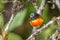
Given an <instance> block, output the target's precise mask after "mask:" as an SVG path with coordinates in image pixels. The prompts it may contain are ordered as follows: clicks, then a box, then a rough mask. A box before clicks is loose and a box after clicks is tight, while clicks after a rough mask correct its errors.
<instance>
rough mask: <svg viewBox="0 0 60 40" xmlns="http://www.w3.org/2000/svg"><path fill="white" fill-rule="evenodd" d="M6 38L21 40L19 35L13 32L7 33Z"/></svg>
mask: <svg viewBox="0 0 60 40" xmlns="http://www.w3.org/2000/svg"><path fill="white" fill-rule="evenodd" d="M8 38H9V39H10V40H23V39H22V38H21V37H20V36H18V35H17V34H15V33H9V34H8Z"/></svg>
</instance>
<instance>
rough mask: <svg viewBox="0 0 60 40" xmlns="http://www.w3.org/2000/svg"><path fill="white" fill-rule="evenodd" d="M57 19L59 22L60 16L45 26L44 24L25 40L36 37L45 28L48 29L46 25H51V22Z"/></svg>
mask: <svg viewBox="0 0 60 40" xmlns="http://www.w3.org/2000/svg"><path fill="white" fill-rule="evenodd" d="M57 19H58V20H60V16H59V17H57V18H56V19H54V20H51V21H49V22H48V23H47V24H45V25H44V26H42V27H41V28H39V29H37V30H36V31H35V32H34V33H33V34H31V35H30V36H29V37H28V39H27V40H30V39H32V38H33V37H34V36H36V35H37V33H41V32H42V30H43V29H45V28H47V27H48V25H50V24H52V23H53V22H55V21H56V20H57Z"/></svg>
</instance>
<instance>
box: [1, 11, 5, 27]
mask: <svg viewBox="0 0 60 40" xmlns="http://www.w3.org/2000/svg"><path fill="white" fill-rule="evenodd" d="M3 26H4V19H3V14H2V12H0V27H3Z"/></svg>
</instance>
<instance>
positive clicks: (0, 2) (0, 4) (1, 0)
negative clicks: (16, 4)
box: [0, 0, 5, 11]
mask: <svg viewBox="0 0 60 40" xmlns="http://www.w3.org/2000/svg"><path fill="white" fill-rule="evenodd" d="M4 7H5V5H4V0H0V11H2V10H3V9H4Z"/></svg>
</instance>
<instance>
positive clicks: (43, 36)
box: [36, 23, 57, 40]
mask: <svg viewBox="0 0 60 40" xmlns="http://www.w3.org/2000/svg"><path fill="white" fill-rule="evenodd" d="M56 29H57V25H56V24H55V23H54V24H51V25H49V26H48V27H47V28H46V29H44V30H43V31H42V32H41V33H39V35H38V36H37V37H36V40H47V39H48V40H49V38H50V36H51V35H52V34H53V33H54V32H55V31H56Z"/></svg>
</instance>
